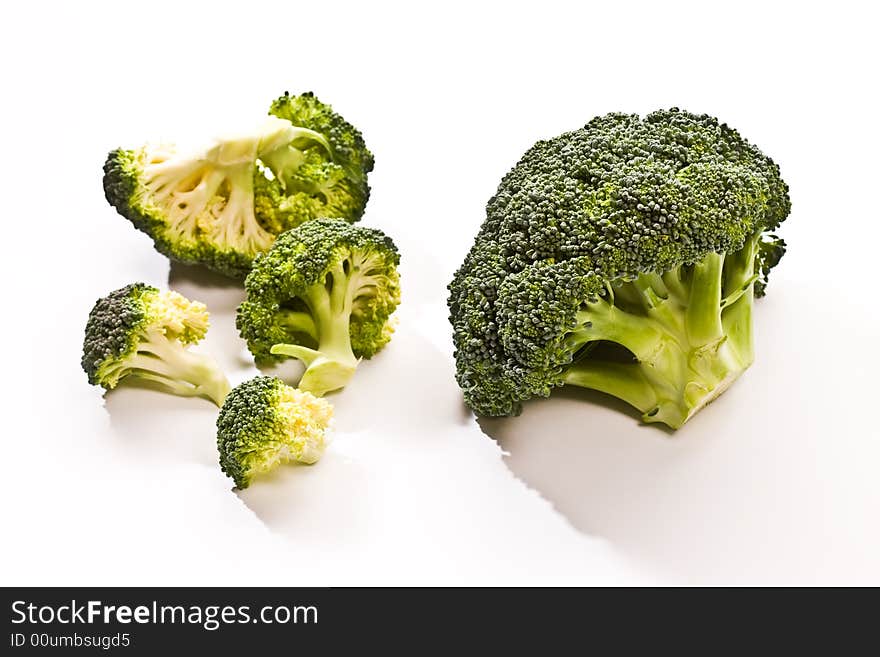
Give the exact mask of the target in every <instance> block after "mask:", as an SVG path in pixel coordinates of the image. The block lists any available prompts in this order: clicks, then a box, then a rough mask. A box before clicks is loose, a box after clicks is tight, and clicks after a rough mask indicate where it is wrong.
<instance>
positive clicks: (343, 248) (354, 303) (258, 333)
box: [236, 219, 400, 395]
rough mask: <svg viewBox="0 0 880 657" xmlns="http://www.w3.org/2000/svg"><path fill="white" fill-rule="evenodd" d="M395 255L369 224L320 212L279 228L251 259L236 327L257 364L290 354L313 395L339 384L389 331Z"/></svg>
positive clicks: (396, 297) (396, 291) (396, 296)
mask: <svg viewBox="0 0 880 657" xmlns="http://www.w3.org/2000/svg"><path fill="white" fill-rule="evenodd" d="M399 262H400V256H399V254H398V251H397V248H396V247H395V246H394V243H393V242H392V241H391V239H390V238H389V237H388V236H386V235H385V234H384V233H382V232H381V231H379V230H376V229H374V228H363V227H360V226H352V225H350V224H348V223H346V222H345V221H342V220H340V219H318V220H316V221H310V222H308V223H306V224H303V225H302V226H299V227H298V228H294V229H293V230H290V231H287V232H286V233H282V234H281V235H280V236H279V237H278V239H277V240H276V241H275V244H273V245H272V248H271V249H270V250H269V251H268V252H266V253H264V254H261V255H260V256H258V257H257V259H256V260H255V261H254V268H253V270H252V271H251V273H250V274H249V275H248V277H247V279H246V280H245V289H246V291H247V299H246V300H245V301H244V302H243V303H242V304H241V306H240V307H239V309H238V316H237V320H236V323H237V326H238V329H239V331H240V332H241V336H242V337H243V338H244V339H245V340H246V341H247V344H248V348H249V349H250V351H251V353H253V354H254V357H255V358H256V360H257V362H258V363H271V362H275V361H281V360H283V359H284V358H286V357H289V356H292V357H295V358H299V359H301V360H302V361H304V362H305V364H306V365H307V369H306V372H305V374H304V375H303V378H302V380H301V381H300V383H299V387H300V388H302V389H303V390H309V391H311V392H314V393H315V394H317V395H321V394H324V393H325V392H329V391H330V390H336V389H338V388H342V387H343V386H344V385H345V384H346V383H347V382H348V381H349V379H350V378H351V376H352V375H353V373H354V371H355V368H356V367H357V363H358V359H359V358H370V357H372V356H373V355H374V354H375V353H376V352H378V351H379V350H380V349H381V348H382V347H383V346H385V344H386V343H387V342H388V340H389V339H390V338H391V333H392V322H391V314H392V313H393V312H394V310H395V309H396V308H397V305H398V303H399V302H400V279H399V275H398V272H397V266H398V264H399Z"/></svg>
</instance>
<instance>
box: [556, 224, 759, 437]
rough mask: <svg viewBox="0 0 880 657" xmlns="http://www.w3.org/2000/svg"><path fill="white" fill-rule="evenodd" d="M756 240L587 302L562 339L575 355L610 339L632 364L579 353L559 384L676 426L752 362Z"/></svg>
mask: <svg viewBox="0 0 880 657" xmlns="http://www.w3.org/2000/svg"><path fill="white" fill-rule="evenodd" d="M757 239H758V238H755V239H752V240H750V241H749V242H747V244H746V245H745V246H744V247H743V249H742V250H740V251H738V252H736V253H732V254H729V255H727V256H726V257H725V256H724V255H722V254H717V253H710V254H709V255H708V256H706V257H705V258H704V259H703V260H702V261H700V262H698V263H695V264H694V265H692V266H690V267H682V268H680V269H678V270H674V271H669V272H665V273H663V274H662V275H658V274H653V273H649V274H643V275H641V276H639V277H638V278H637V279H636V280H634V281H630V282H625V283H622V284H620V285H618V286H617V287H616V288H613V292H612V293H609V294H608V295H606V296H605V297H604V298H601V299H599V300H598V301H596V302H592V303H587V304H585V305H584V307H583V308H582V310H581V311H580V312H579V313H578V315H577V319H578V324H579V325H578V327H577V328H576V329H575V330H574V331H572V332H571V333H570V334H569V337H568V340H569V345H570V346H571V347H572V349H573V353H574V352H576V351H577V350H578V349H579V348H581V347H583V346H586V345H589V344H590V343H592V342H596V341H608V342H614V343H617V344H619V345H622V346H623V347H625V348H626V349H627V350H628V351H629V352H630V353H631V354H632V356H633V362H615V361H613V360H602V358H603V357H602V356H601V355H599V356H597V355H596V353H597V351H588V352H582V353H584V355H583V356H582V357H581V358H580V359H578V360H576V361H575V362H574V363H572V364H571V365H570V366H568V367H567V368H566V369H565V371H564V373H563V382H564V383H566V384H571V385H576V386H581V387H584V388H591V389H593V390H598V391H600V392H604V393H606V394H609V395H613V396H615V397H617V398H619V399H622V400H623V401H625V402H627V403H628V404H630V405H632V406H634V407H635V408H637V409H638V410H639V411H641V412H642V414H643V415H642V419H643V420H644V421H645V422H663V423H665V424H667V425H669V426H670V427H672V428H674V429H677V428H679V427H680V426H681V425H683V424H684V423H685V422H686V421H687V420H688V419H689V418H690V417H691V416H693V415H694V413H696V412H697V411H698V410H700V409H701V408H702V407H704V406H705V405H706V404H708V403H709V402H711V401H712V400H713V399H715V398H716V397H718V395H720V394H721V393H722V392H723V391H724V390H725V389H727V387H728V386H729V385H730V384H731V383H732V382H733V381H734V380H736V379H737V377H739V375H740V374H742V373H743V372H744V371H745V370H746V369H747V368H748V367H749V365H751V363H752V361H753V359H754V348H753V343H752V317H751V312H752V302H753V299H754V284H755V280H756V277H755V271H754V263H755V254H756V248H757ZM615 300H616V301H617V303H619V304H624V305H625V306H626V308H625V309H624V308H623V307H620V306H619V305H615ZM682 318H683V321H682Z"/></svg>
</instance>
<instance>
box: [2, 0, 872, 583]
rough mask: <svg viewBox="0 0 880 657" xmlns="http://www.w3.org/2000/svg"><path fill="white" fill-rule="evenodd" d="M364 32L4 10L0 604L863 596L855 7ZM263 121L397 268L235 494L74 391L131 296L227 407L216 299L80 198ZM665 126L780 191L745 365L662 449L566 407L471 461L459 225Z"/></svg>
mask: <svg viewBox="0 0 880 657" xmlns="http://www.w3.org/2000/svg"><path fill="white" fill-rule="evenodd" d="M368 4H372V3H357V4H353V5H352V6H351V7H350V9H349V11H343V10H342V4H341V3H335V4H334V6H333V9H334V11H333V12H332V15H331V14H329V13H328V14H327V15H320V11H321V8H320V7H321V6H320V5H316V4H315V3H304V4H302V8H301V9H298V8H297V4H296V3H291V2H284V3H278V4H277V5H273V6H267V7H266V11H265V12H264V11H263V6H262V5H261V3H259V2H248V3H235V4H232V5H229V6H228V7H225V8H221V7H220V6H219V5H218V3H210V4H209V5H203V6H195V5H191V4H190V3H179V2H175V3H159V2H154V3H149V4H144V3H138V4H131V3H112V4H111V3H107V5H106V6H105V7H103V8H100V9H98V8H88V7H85V6H79V5H78V6H76V7H74V6H73V5H70V4H69V3H57V4H54V5H46V4H43V3H27V5H26V6H25V5H18V6H16V7H15V8H12V9H9V10H7V12H6V20H4V21H3V23H4V25H3V34H2V38H0V55H2V58H3V61H4V62H5V67H4V90H5V94H4V104H3V109H2V110H0V111H2V113H3V121H2V127H0V130H2V131H3V143H4V145H5V146H6V149H5V152H4V157H3V158H2V159H0V167H2V175H3V180H4V181H6V184H5V185H4V186H3V195H4V199H3V201H4V204H5V208H4V212H3V215H4V226H5V232H6V235H7V241H6V242H5V245H6V246H5V249H4V259H3V281H4V283H3V285H4V297H5V299H6V304H5V307H6V311H5V312H4V325H3V337H4V343H3V344H4V349H5V355H6V358H5V361H6V362H5V365H6V368H5V371H6V375H5V376H4V378H3V379H4V382H3V384H2V385H3V386H4V393H3V398H4V413H5V417H6V418H7V420H6V428H5V429H4V430H3V432H2V435H3V441H4V457H3V461H4V476H3V483H4V487H3V496H2V501H0V505H2V507H0V508H2V517H0V521H2V523H3V526H4V528H5V529H4V536H5V537H4V540H3V541H2V546H0V557H2V558H0V582H2V583H3V584H116V585H121V584H227V583H236V584H245V583H254V584H363V583H373V584H382V583H385V584H425V583H433V584H451V583H480V584H482V583H497V584H518V583H571V584H576V583H597V582H603V583H604V582H621V583H631V582H655V581H671V582H696V583H706V582H713V583H714V582H724V583H743V582H747V583H814V582H818V583H873V584H880V565H878V559H877V556H876V555H877V554H878V553H880V529H878V518H880V479H878V477H877V472H878V466H880V441H878V433H880V432H878V429H877V425H876V423H875V420H874V416H875V414H876V399H877V393H876V383H875V381H876V372H878V371H880V369H878V367H880V358H878V349H877V348H876V345H875V342H876V339H877V336H878V332H880V331H878V319H880V317H878V310H877V307H878V306H877V302H876V289H875V287H876V286H875V285H874V283H873V281H874V280H875V279H876V273H875V268H876V267H877V266H878V263H877V257H876V255H875V253H876V244H877V239H878V231H877V225H878V219H880V217H878V211H877V204H876V202H875V198H874V197H875V196H876V194H875V190H876V174H877V167H876V161H877V153H878V152H880V151H878V148H880V145H878V143H877V131H876V129H875V128H874V127H873V126H874V123H875V119H874V117H876V116H877V111H878V106H877V101H876V97H875V87H876V84H875V83H874V82H873V80H874V79H875V78H876V65H877V60H878V57H877V55H878V53H877V47H876V46H875V45H873V44H875V35H874V34H873V25H875V24H876V21H875V20H874V17H873V16H869V15H868V12H869V11H872V10H869V9H863V8H862V7H863V6H864V7H867V6H868V5H867V4H862V3H858V4H856V3H852V4H850V3H846V2H838V3H835V4H834V5H833V7H830V8H828V9H827V10H826V9H814V8H811V7H808V6H805V5H806V4H807V3H797V4H794V3H793V4H792V5H791V6H790V7H787V8H783V7H780V8H776V7H775V6H774V5H773V4H772V3H766V2H762V3H754V4H750V3H731V4H729V5H728V6H726V7H723V8H722V7H719V8H713V7H714V5H710V4H709V3H702V2H701V3H693V4H688V5H683V4H675V3H650V4H647V3H645V4H644V5H638V4H636V3H598V4H596V5H595V6H592V7H590V6H587V3H571V4H570V5H569V6H565V5H561V4H557V3H553V2H544V3H540V5H534V4H532V5H526V6H517V5H512V4H510V3H504V4H503V5H501V4H499V5H497V6H494V7H489V6H487V7H485V8H483V5H482V4H478V3H463V4H455V3H443V4H442V5H439V6H437V7H436V8H433V9H426V8H423V7H422V6H421V5H400V6H399V7H398V8H391V7H388V8H385V9H380V8H376V7H368V6H367V5H368ZM285 89H288V90H290V91H292V92H297V91H305V90H309V89H312V90H314V91H315V92H316V93H318V95H319V96H320V97H321V98H322V99H325V100H326V101H329V102H331V103H332V104H333V105H334V106H335V107H336V108H337V109H338V110H339V111H340V112H341V113H342V114H343V115H344V116H346V117H347V118H349V119H350V120H351V121H352V122H354V123H355V124H357V125H358V126H359V127H360V128H361V129H362V130H363V132H364V134H365V137H366V139H367V143H368V145H369V146H370V147H371V149H372V150H373V151H374V152H375V154H376V161H377V165H376V171H375V173H374V175H373V176H372V177H371V179H370V182H371V184H372V187H373V197H372V199H371V201H370V205H369V207H368V210H367V215H366V217H365V220H364V222H365V224H368V225H375V226H379V227H382V228H383V229H385V230H387V231H388V232H389V234H391V235H393V236H394V238H395V239H396V241H397V242H398V244H399V246H400V247H401V251H402V253H403V263H404V264H403V270H402V271H403V285H404V304H403V306H402V307H401V310H400V315H401V325H400V328H399V330H398V334H397V336H396V337H395V339H394V340H393V341H392V343H391V344H390V346H389V347H388V348H387V350H386V351H385V352H383V353H382V354H381V355H379V356H378V357H376V358H375V359H374V360H373V361H371V362H368V363H364V364H363V366H362V367H361V369H360V370H359V372H358V375H357V377H356V379H355V381H354V383H352V385H351V386H350V387H349V389H348V390H346V391H345V392H344V394H341V395H336V396H335V397H334V398H333V401H334V402H335V403H336V405H337V418H338V427H339V432H338V435H337V437H336V440H335V442H334V443H333V445H332V447H331V449H330V450H329V452H328V454H327V455H326V456H325V458H324V459H323V460H322V461H321V462H320V463H319V464H317V465H316V466H314V467H312V468H296V467H290V468H286V469H284V470H283V471H281V472H279V474H278V476H277V477H274V478H273V479H272V480H271V481H267V482H260V483H257V484H255V485H254V486H253V487H252V488H251V489H249V490H248V491H246V492H245V493H242V494H235V493H233V492H231V490H230V488H231V487H230V483H229V481H228V480H227V479H226V478H225V477H224V476H223V475H222V473H221V472H220V470H219V468H218V467H217V466H216V450H215V447H214V437H213V423H214V418H215V410H214V409H213V408H212V406H211V405H210V404H208V403H206V402H202V401H199V400H186V399H178V398H174V397H169V396H163V395H160V394H157V393H153V392H149V391H141V390H119V391H118V392H116V393H114V394H112V395H108V396H107V398H106V400H104V399H102V396H101V394H100V391H99V390H97V389H94V388H90V387H89V386H88V385H87V384H86V382H85V376H84V375H83V373H82V372H81V371H80V369H79V350H80V345H81V332H82V327H83V324H84V322H85V318H86V315H87V313H88V310H89V308H90V307H91V304H92V303H93V301H94V300H95V299H96V298H97V297H98V296H101V295H102V294H104V293H106V292H107V291H109V290H111V289H114V288H116V287H119V286H121V285H123V284H125V283H128V282H130V281H133V280H145V281H147V282H150V283H153V284H155V285H160V286H166V285H168V284H169V282H170V284H171V285H172V286H174V287H175V288H176V289H178V290H179V291H181V292H182V293H184V294H186V295H192V296H194V297H197V298H199V299H202V300H204V301H205V302H207V303H208V305H209V307H210V309H211V311H212V313H213V328H212V329H211V332H210V334H209V336H208V339H207V340H206V342H205V343H204V346H203V350H205V351H207V352H211V353H214V354H215V355H217V356H218V357H220V358H222V360H223V363H224V365H225V366H226V367H227V368H229V371H230V376H231V378H232V379H233V382H234V383H237V382H239V381H241V380H243V379H245V378H247V377H249V376H251V375H253V374H255V373H256V370H254V369H253V367H252V366H251V365H250V364H249V361H248V359H247V354H246V352H245V351H243V343H242V342H241V341H240V340H239V339H238V337H237V335H236V333H235V330H234V309H235V306H236V304H237V303H238V301H239V300H240V298H241V292H240V290H238V289H236V288H235V287H233V286H229V285H228V284H226V283H224V282H223V281H222V280H220V279H217V278H215V277H213V276H205V275H204V274H202V273H199V272H198V271H193V270H189V269H187V268H183V267H177V266H175V267H172V268H170V269H169V265H168V262H167V261H166V260H165V259H164V258H163V257H162V256H160V255H158V254H157V253H156V252H155V251H154V250H153V249H152V248H151V245H150V242H149V240H148V239H147V238H146V237H145V236H144V235H142V234H140V233H138V232H136V231H135V230H134V229H133V228H132V227H131V225H130V224H128V222H127V221H125V220H124V219H122V218H121V217H119V216H117V215H116V214H115V212H114V211H113V210H112V209H111V208H110V207H108V206H107V204H106V202H105V201H104V198H103V194H102V190H101V181H100V176H101V173H100V167H101V164H102V163H103V160H104V157H105V154H106V152H107V151H108V150H109V149H110V148H113V147H115V146H117V145H126V146H132V145H136V144H138V143H139V142H141V141H143V140H147V139H155V138H158V137H165V138H168V139H181V140H182V138H183V137H184V136H190V137H191V138H193V137H196V136H198V135H208V134H211V133H212V132H215V131H220V130H226V129H228V128H229V127H230V125H232V126H233V127H234V126H235V125H236V122H239V123H238V124H240V125H250V124H252V123H253V121H254V117H258V116H260V115H262V113H263V112H264V111H265V108H266V106H267V104H268V103H269V101H271V100H272V99H273V98H274V97H275V96H277V95H278V94H280V93H281V92H283V91H284V90H285ZM671 105H677V106H680V107H683V108H686V109H689V110H691V111H698V112H701V111H706V112H710V113H713V114H715V115H717V116H719V117H721V118H722V120H724V121H727V122H728V123H730V124H731V125H733V126H735V127H737V128H738V129H740V130H741V131H742V132H743V133H744V134H745V135H746V136H747V137H748V138H749V139H751V140H753V141H754V142H755V143H757V144H759V145H760V146H761V147H762V148H763V149H764V150H765V151H766V152H767V153H768V154H770V155H771V156H772V157H774V158H775V159H776V160H777V161H778V162H779V163H780V164H781V166H782V169H783V173H784V176H785V178H786V180H787V181H788V182H789V184H790V186H791V194H792V199H793V203H794V209H793V213H792V216H791V217H790V219H789V221H788V223H787V224H786V225H785V226H784V227H783V229H782V233H783V235H784V236H785V238H786V239H787V240H788V242H789V244H790V252H789V254H788V255H787V256H786V258H785V259H784V260H783V262H782V264H781V266H780V267H779V268H778V270H777V271H776V272H775V273H774V276H773V278H772V280H771V285H770V289H769V296H768V297H767V298H766V299H765V300H764V301H762V302H760V303H759V306H758V309H757V312H756V323H757V327H756V331H757V334H758V342H757V348H758V354H757V362H756V364H755V365H754V367H753V368H752V369H751V370H750V371H749V372H748V373H747V374H746V376H744V377H743V379H742V380H741V381H740V382H738V383H737V384H736V385H735V386H733V388H732V389H731V390H730V391H729V392H728V393H726V395H724V396H723V397H722V398H721V399H720V400H719V401H718V402H716V403H715V404H713V405H712V406H710V407H709V408H707V409H706V410H705V411H703V412H702V413H701V414H700V415H698V416H697V417H696V418H695V419H694V420H693V421H692V422H691V423H689V424H688V425H687V426H686V427H685V428H684V429H683V430H682V431H680V432H679V433H678V434H677V435H676V436H675V437H674V438H670V437H669V436H668V435H667V434H665V433H664V432H662V431H661V430H658V429H657V428H656V427H645V426H640V425H639V424H638V422H637V421H636V420H635V419H634V417H633V416H632V415H630V414H628V413H626V412H620V411H621V407H619V406H618V405H617V404H615V403H613V402H610V403H609V402H605V403H603V402H602V400H600V399H599V398H598V396H597V395H591V394H589V393H583V392H565V393H562V394H560V395H558V396H555V397H554V398H552V399H550V400H546V401H538V402H535V403H533V404H530V405H528V406H527V408H526V411H525V413H524V414H523V416H522V417H520V418H517V419H514V420H495V421H491V422H484V423H483V428H484V429H485V430H486V432H487V433H488V434H489V435H490V436H492V437H493V438H496V439H497V440H498V441H499V443H500V447H499V445H498V444H496V443H495V442H493V440H492V439H491V438H490V437H488V436H487V435H486V434H484V433H483V432H482V431H481V430H480V427H479V426H478V425H477V423H476V422H475V421H474V420H473V418H472V417H471V416H470V414H469V413H467V412H466V411H465V410H464V408H463V407H462V405H461V402H460V397H459V393H458V390H457V388H456V386H455V383H454V382H453V380H452V372H453V365H452V361H451V356H450V352H451V347H450V345H449V330H448V326H447V323H446V311H445V306H444V301H445V289H444V288H445V284H446V282H447V281H448V279H449V277H450V275H451V273H452V271H453V270H454V269H455V268H456V266H457V265H458V263H459V262H460V260H461V257H462V256H463V255H464V252H465V251H466V249H467V248H468V247H469V245H470V243H471V240H472V237H473V234H474V233H475V231H476V230H477V227H478V226H479V223H480V222H481V220H482V214H483V206H484V204H485V202H486V200H487V199H488V198H489V196H490V195H491V194H492V192H493V191H494V189H495V186H496V185H497V182H498V180H499V178H500V177H501V175H502V174H503V173H504V172H505V171H506V170H507V169H508V168H509V167H510V166H512V165H513V163H514V162H515V161H516V160H517V158H518V157H519V156H520V154H521V153H522V152H523V151H524V150H525V149H526V148H527V147H528V146H529V145H531V144H532V143H533V142H534V141H535V140H536V139H538V138H541V137H549V136H552V135H555V134H557V133H559V132H561V131H563V130H566V129H571V128H575V127H577V126H579V125H581V124H583V123H584V122H585V121H587V120H588V119H589V118H591V117H592V116H594V115H596V114H600V113H604V112H607V111H612V110H622V111H635V112H646V111H650V110H652V109H656V108H658V107H667V106H671ZM10 231H11V234H10ZM32 250H33V252H32ZM10 254H11V255H12V257H11V258H10ZM502 449H503V450H506V452H508V455H507V456H505V457H503V458H502ZM529 487H531V490H530V489H529ZM542 498H543V499H542ZM551 505H552V506H551ZM554 507H555V509H554Z"/></svg>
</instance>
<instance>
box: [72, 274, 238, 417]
mask: <svg viewBox="0 0 880 657" xmlns="http://www.w3.org/2000/svg"><path fill="white" fill-rule="evenodd" d="M207 331H208V311H207V309H206V307H205V305H204V304H203V303H200V302H198V301H190V300H189V299H187V298H186V297H184V296H182V295H180V294H178V293H177V292H173V291H165V292H162V291H160V290H158V289H156V288H155V287H152V286H150V285H146V284H144V283H132V284H130V285H126V286H125V287H122V288H120V289H118V290H115V291H113V292H111V293H110V294H108V295H107V296H105V297H103V298H101V299H98V301H97V302H95V305H94V307H93V308H92V310H91V312H90V313H89V318H88V321H87V322H86V329H85V339H84V341H83V355H82V361H81V364H82V368H83V370H84V371H85V372H86V374H87V375H88V378H89V383H91V384H92V385H99V386H101V387H103V388H104V389H106V390H112V389H113V388H115V387H116V386H117V384H118V383H119V381H121V380H122V379H124V378H126V377H133V378H141V379H145V380H150V381H152V382H153V383H156V384H159V385H160V386H161V387H163V388H164V389H166V390H168V391H170V392H173V393H175V394H180V395H185V396H193V395H198V396H204V397H207V398H209V399H211V400H212V401H215V402H216V403H218V404H220V403H222V401H223V397H224V396H225V394H226V392H227V391H228V390H229V384H228V383H227V381H226V376H225V375H224V374H223V373H222V371H220V369H219V367H217V365H216V363H214V361H212V360H210V359H209V358H207V357H206V356H201V355H199V354H194V353H190V352H189V351H188V349H187V347H188V346H189V345H192V344H195V343H197V342H199V341H200V340H201V339H202V338H204V337H205V334H206V333H207Z"/></svg>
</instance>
